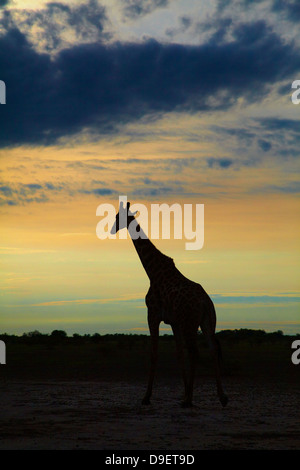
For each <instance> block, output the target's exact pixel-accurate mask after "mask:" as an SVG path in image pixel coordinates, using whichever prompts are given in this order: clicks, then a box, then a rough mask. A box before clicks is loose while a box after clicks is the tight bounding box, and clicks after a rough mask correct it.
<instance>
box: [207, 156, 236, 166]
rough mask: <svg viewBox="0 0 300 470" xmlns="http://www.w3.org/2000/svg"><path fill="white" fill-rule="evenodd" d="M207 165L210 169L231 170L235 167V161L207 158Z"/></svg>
mask: <svg viewBox="0 0 300 470" xmlns="http://www.w3.org/2000/svg"><path fill="white" fill-rule="evenodd" d="M206 161H207V165H208V167H209V168H213V167H219V168H229V167H230V166H232V165H233V160H232V159H231V158H213V157H211V158H207V159H206Z"/></svg>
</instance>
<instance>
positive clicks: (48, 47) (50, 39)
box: [1, 0, 110, 52]
mask: <svg viewBox="0 0 300 470" xmlns="http://www.w3.org/2000/svg"><path fill="white" fill-rule="evenodd" d="M106 21H107V17H106V13H105V8H104V7H103V6H101V5H99V3H98V1H97V0H88V2H87V3H83V4H81V5H73V6H69V5H67V4H64V3H59V2H50V3H47V4H46V6H45V8H41V9H38V10H26V9H24V10H19V9H10V10H6V11H5V12H4V14H3V17H2V21H1V26H2V28H4V29H13V28H15V29H19V30H20V31H21V32H22V33H23V34H26V36H27V38H29V40H30V41H31V42H32V43H34V44H37V45H38V47H39V49H41V48H42V49H44V50H45V51H49V52H51V51H55V50H57V49H58V48H61V47H62V46H65V45H66V44H68V37H72V36H73V37H74V36H75V38H76V42H91V41H96V40H101V39H104V38H105V39H107V38H109V37H110V35H108V33H104V24H105V23H106ZM73 41H74V39H73Z"/></svg>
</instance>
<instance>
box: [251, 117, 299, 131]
mask: <svg viewBox="0 0 300 470" xmlns="http://www.w3.org/2000/svg"><path fill="white" fill-rule="evenodd" d="M257 121H258V122H259V124H260V125H261V126H262V127H264V128H265V129H267V130H272V131H280V130H289V131H293V132H296V133H300V121H296V120H295V119H281V118H259V119H257Z"/></svg>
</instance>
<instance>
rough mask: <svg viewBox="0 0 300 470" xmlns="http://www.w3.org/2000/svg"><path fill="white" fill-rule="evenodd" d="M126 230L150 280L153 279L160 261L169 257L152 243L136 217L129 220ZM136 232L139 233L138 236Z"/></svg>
mask: <svg viewBox="0 0 300 470" xmlns="http://www.w3.org/2000/svg"><path fill="white" fill-rule="evenodd" d="M128 232H129V235H130V237H131V240H132V242H133V244H134V247H135V249H136V251H137V254H138V256H139V258H140V260H141V263H142V265H143V267H144V269H145V271H146V273H147V275H148V277H149V279H150V281H151V280H153V279H155V277H156V274H157V271H158V270H159V269H160V267H161V265H162V263H163V262H164V261H165V260H169V261H170V260H171V258H169V257H168V256H166V255H164V254H163V253H161V252H160V251H159V250H158V249H157V248H156V247H155V246H154V245H153V243H152V242H151V241H150V240H149V238H148V237H147V235H146V234H145V232H144V231H143V229H142V228H141V226H140V224H139V223H138V222H137V221H136V219H133V220H132V222H130V224H129V226H128ZM137 234H139V237H138V238H137ZM172 261H173V260H172Z"/></svg>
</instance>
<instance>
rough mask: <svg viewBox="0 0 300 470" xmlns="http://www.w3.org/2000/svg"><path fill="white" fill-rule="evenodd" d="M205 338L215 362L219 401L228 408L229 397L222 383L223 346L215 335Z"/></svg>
mask: <svg viewBox="0 0 300 470" xmlns="http://www.w3.org/2000/svg"><path fill="white" fill-rule="evenodd" d="M205 336H206V339H207V342H208V346H209V349H210V352H211V355H212V357H213V360H214V366H215V374H216V383H217V392H218V396H219V400H220V402H221V404H222V406H226V405H227V403H228V397H227V395H226V394H225V393H224V390H223V386H222V381H221V346H220V343H219V341H218V339H217V338H216V337H215V333H213V334H210V335H205Z"/></svg>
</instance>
